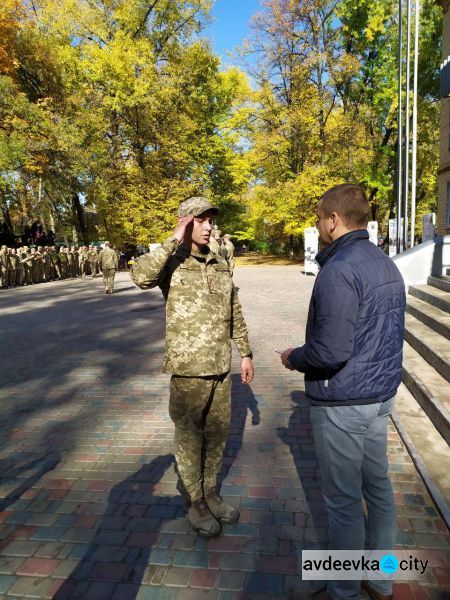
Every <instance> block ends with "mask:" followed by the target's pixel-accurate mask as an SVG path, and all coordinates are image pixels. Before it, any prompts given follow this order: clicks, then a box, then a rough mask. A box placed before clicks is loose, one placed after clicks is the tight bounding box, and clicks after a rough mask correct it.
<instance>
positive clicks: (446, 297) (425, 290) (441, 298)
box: [409, 285, 450, 313]
mask: <svg viewBox="0 0 450 600" xmlns="http://www.w3.org/2000/svg"><path fill="white" fill-rule="evenodd" d="M409 293H410V294H411V296H414V297H415V298H419V300H423V301H424V302H428V303H429V304H432V305H433V306H436V308H439V309H441V310H443V311H444V312H446V313H450V293H449V292H444V291H443V290H438V289H437V288H435V287H433V286H432V285H410V286H409Z"/></svg>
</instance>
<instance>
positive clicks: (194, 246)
mask: <svg viewBox="0 0 450 600" xmlns="http://www.w3.org/2000/svg"><path fill="white" fill-rule="evenodd" d="M217 213H218V210H217V209H216V208H214V207H212V206H211V205H210V204H209V202H208V201H207V200H206V199H205V198H190V199H189V200H186V201H185V202H183V203H182V204H181V206H180V208H179V212H178V215H179V223H178V226H177V227H176V229H175V231H174V234H173V236H172V237H170V238H169V239H168V240H167V241H166V242H165V243H164V244H162V246H161V247H160V248H158V249H156V250H154V251H153V252H152V253H151V254H145V255H144V256H142V257H141V258H139V259H138V260H137V261H136V263H135V264H134V265H133V267H132V279H133V281H134V283H135V284H136V285H138V286H139V287H140V288H142V289H147V288H153V287H155V286H159V287H160V288H161V291H162V293H163V295H164V298H165V300H166V352H165V358H164V368H163V370H164V372H166V373H171V374H172V379H171V382H170V401H169V413H170V416H171V418H172V420H173V422H174V424H175V456H176V460H177V467H178V473H179V475H180V477H181V480H182V483H183V485H184V488H185V489H186V492H187V494H188V495H189V500H190V507H189V510H188V519H189V521H190V523H191V525H192V526H193V527H194V529H195V530H196V531H197V532H198V534H199V535H202V536H205V537H212V536H215V535H220V533H221V531H222V525H221V523H233V522H236V521H237V520H238V519H239V511H238V510H237V509H235V508H234V507H233V506H231V505H230V504H228V503H226V502H225V501H224V500H223V498H221V496H220V495H219V494H218V493H217V491H216V485H217V475H218V473H219V472H220V469H221V464H222V459H223V451H224V448H225V443H226V440H227V436H228V428H229V423H230V416H231V384H230V368H231V339H233V340H234V342H235V343H236V346H237V348H238V350H239V353H240V355H241V371H242V374H241V378H242V381H243V383H250V382H251V381H252V380H253V365H252V354H251V350H250V346H249V342H248V337H247V327H246V325H245V321H244V317H243V314H242V308H241V305H240V303H239V299H238V297H237V294H236V290H235V288H234V285H233V281H232V279H231V276H230V271H229V268H228V265H227V263H226V261H225V260H224V259H223V258H222V257H220V256H218V255H217V254H214V253H213V252H211V250H210V249H209V248H208V243H209V240H210V235H211V230H212V218H213V216H215V215H217Z"/></svg>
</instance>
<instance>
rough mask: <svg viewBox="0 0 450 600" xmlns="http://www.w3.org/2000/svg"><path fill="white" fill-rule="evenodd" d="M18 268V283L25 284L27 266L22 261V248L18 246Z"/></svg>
mask: <svg viewBox="0 0 450 600" xmlns="http://www.w3.org/2000/svg"><path fill="white" fill-rule="evenodd" d="M16 269H17V285H20V286H22V285H24V283H25V267H24V265H23V263H22V248H18V249H17V251H16Z"/></svg>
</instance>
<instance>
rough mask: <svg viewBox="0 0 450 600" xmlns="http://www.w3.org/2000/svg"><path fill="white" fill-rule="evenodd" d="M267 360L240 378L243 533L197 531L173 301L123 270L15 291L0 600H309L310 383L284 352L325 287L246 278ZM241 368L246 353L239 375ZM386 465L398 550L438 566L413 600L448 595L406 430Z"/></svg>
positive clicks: (287, 273)
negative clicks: (166, 359)
mask: <svg viewBox="0 0 450 600" xmlns="http://www.w3.org/2000/svg"><path fill="white" fill-rule="evenodd" d="M236 281H237V283H238V285H239V286H240V288H241V291H240V295H241V300H242V303H243V305H244V310H245V314H246V317H247V321H248V325H249V328H250V332H251V340H252V344H253V347H254V349H255V365H256V369H257V373H256V381H255V383H254V384H252V386H251V388H248V387H247V388H246V387H243V386H242V385H241V384H240V383H239V377H238V375H234V376H233V384H234V386H233V423H232V429H231V432H230V437H229V443H228V446H227V450H226V459H225V466H224V473H223V475H224V484H223V488H222V490H223V494H224V495H225V496H227V497H229V498H230V499H232V501H233V502H235V503H236V504H237V505H239V506H240V508H241V513H242V517H241V520H240V523H239V524H236V525H234V526H229V527H227V528H226V530H225V535H223V536H222V537H221V538H218V539H216V540H211V541H209V542H208V541H205V540H202V539H198V538H197V537H196V536H195V535H193V534H192V531H191V530H190V528H189V525H188V524H187V522H186V520H185V518H184V514H185V513H184V508H183V506H182V502H181V498H180V496H179V495H178V493H177V491H176V477H175V474H174V470H173V456H172V435H173V428H172V424H171V421H170V419H169V417H168V412H167V386H168V377H167V376H166V375H162V374H161V373H160V368H161V361H162V356H161V353H162V349H163V343H164V339H163V335H164V307H163V302H162V298H161V296H160V293H159V292H158V291H157V290H153V291H150V292H141V291H139V290H137V289H135V288H134V287H132V286H131V284H130V281H129V278H128V275H127V274H125V273H123V274H120V275H119V276H118V281H117V286H116V290H117V293H115V294H114V295H113V296H106V295H105V294H104V293H102V284H101V281H100V279H96V280H83V281H68V282H58V283H50V284H46V285H39V286H35V287H32V288H29V289H28V288H22V289H16V290H6V291H1V292H0V315H1V317H0V383H1V384H2V386H1V392H0V402H1V421H0V473H1V476H2V479H1V484H0V511H1V512H0V597H1V598H12V597H15V598H28V597H34V598H82V599H83V600H93V599H110V598H113V599H114V600H119V599H124V600H133V599H135V598H137V599H139V600H144V599H149V600H158V599H160V598H169V599H171V600H172V599H173V600H175V599H180V600H187V599H195V600H198V599H200V598H211V599H220V600H231V599H240V600H242V599H244V598H251V599H256V600H257V599H259V598H261V599H265V600H269V599H271V598H279V599H281V598H299V597H301V596H300V593H301V592H302V591H305V590H308V589H310V588H309V586H308V585H307V584H306V583H305V582H303V583H302V581H301V579H300V576H299V571H298V558H299V556H300V553H301V550H302V548H305V547H307V548H314V547H316V544H317V543H318V542H323V541H325V540H326V536H327V530H326V519H325V513H324V507H323V503H322V500H321V492H320V482H319V480H318V476H317V465H316V459H315V453H314V447H313V443H312V439H311V429H310V424H309V420H308V409H307V406H306V404H305V399H304V393H303V380H302V378H301V376H299V375H298V374H296V373H291V372H288V371H286V370H284V369H282V368H280V366H279V357H278V355H277V354H275V352H274V350H282V349H284V348H285V347H287V346H289V345H290V344H293V343H298V342H300V341H301V340H302V336H303V331H304V324H305V318H306V309H307V304H308V301H309V295H310V291H311V288H312V284H313V279H312V278H308V277H305V276H303V275H301V273H300V269H299V268H298V267H278V266H272V267H241V268H239V269H238V270H237V272H236ZM237 367H238V361H237V359H236V357H235V358H234V372H236V373H237V372H238V371H237ZM389 458H390V463H391V474H392V479H393V481H394V484H395V491H396V498H397V503H398V514H399V525H400V529H401V531H400V534H399V538H398V542H399V545H400V546H403V547H405V548H406V549H407V550H417V549H422V555H424V556H426V558H427V559H428V560H430V564H431V565H432V567H431V568H430V569H429V570H428V572H427V576H426V580H425V582H422V583H421V584H419V583H418V582H411V583H408V584H405V583H403V584H400V585H398V586H397V590H396V591H397V596H396V597H397V598H398V600H427V599H428V600H431V599H436V600H437V599H438V598H440V599H441V600H442V599H443V598H444V597H445V596H444V594H445V590H447V592H448V591H449V589H450V569H449V565H450V559H449V537H448V534H447V532H446V529H445V526H444V524H443V522H442V521H441V519H440V518H439V516H438V514H437V512H436V509H435V507H434V506H433V502H432V501H431V499H430V497H429V496H428V494H427V492H426V490H425V488H424V485H423V484H422V481H421V480H420V478H419V477H418V475H417V473H416V471H415V469H414V466H413V464H412V462H411V460H410V458H409V456H408V454H407V452H406V450H405V448H404V446H403V444H402V442H401V440H400V439H399V437H398V435H397V433H396V432H395V430H394V429H393V428H392V427H391V432H390V444H389Z"/></svg>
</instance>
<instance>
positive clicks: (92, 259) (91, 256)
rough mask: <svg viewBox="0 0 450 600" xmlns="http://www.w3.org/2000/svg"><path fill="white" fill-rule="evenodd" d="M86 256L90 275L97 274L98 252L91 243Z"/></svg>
mask: <svg viewBox="0 0 450 600" xmlns="http://www.w3.org/2000/svg"><path fill="white" fill-rule="evenodd" d="M87 257H88V261H89V268H90V271H91V276H92V277H95V276H96V275H97V269H98V252H97V248H96V247H95V246H93V245H92V244H91V245H90V246H89V250H88V252H87Z"/></svg>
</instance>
